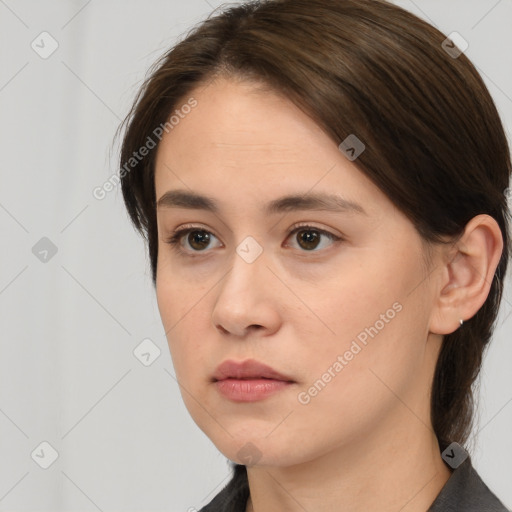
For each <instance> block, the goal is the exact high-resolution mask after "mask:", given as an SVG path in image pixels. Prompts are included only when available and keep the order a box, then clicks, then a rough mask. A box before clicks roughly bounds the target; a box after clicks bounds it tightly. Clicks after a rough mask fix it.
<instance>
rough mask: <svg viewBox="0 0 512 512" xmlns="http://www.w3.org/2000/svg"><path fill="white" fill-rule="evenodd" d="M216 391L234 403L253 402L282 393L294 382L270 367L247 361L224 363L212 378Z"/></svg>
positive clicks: (250, 360) (251, 360)
mask: <svg viewBox="0 0 512 512" xmlns="http://www.w3.org/2000/svg"><path fill="white" fill-rule="evenodd" d="M212 382H213V383H214V384H215V386H216V388H217V390H218V391H219V392H220V393H221V394H222V395H223V396H224V397H225V398H228V399H229V400H232V401H234V402H255V401H258V400H263V399H264V398H267V397H269V396H271V395H273V394H275V393H277V392H278V391H282V390H284V389H286V388H288V387H290V386H291V385H293V384H295V383H296V382H295V381H294V380H293V379H292V378H291V377H289V376H288V375H284V374H282V373H280V372H278V371H277V370H274V369H273V368H271V367H270V366H267V365H265V364H263V363H260V362H258V361H255V360H253V359H248V360H246V361H243V362H236V361H231V360H228V361H224V362H223V363H222V364H221V365H219V367H218V368H217V370H216V372H215V374H214V375H213V377H212Z"/></svg>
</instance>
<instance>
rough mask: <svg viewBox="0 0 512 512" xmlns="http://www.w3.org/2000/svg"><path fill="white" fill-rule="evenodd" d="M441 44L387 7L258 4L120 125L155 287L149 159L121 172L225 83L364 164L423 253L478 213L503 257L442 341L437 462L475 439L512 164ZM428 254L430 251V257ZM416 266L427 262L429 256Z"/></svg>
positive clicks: (206, 39)
mask: <svg viewBox="0 0 512 512" xmlns="http://www.w3.org/2000/svg"><path fill="white" fill-rule="evenodd" d="M445 38H446V36H445V35H443V34H442V33H441V32H439V31H438V30H437V29H435V28H434V27H432V26H431V25H429V24H428V23H426V22H424V21H422V20H421V19H419V18H417V17H416V16H414V15H413V14H411V13H409V12H407V11H405V10H403V9H401V8H399V7H397V6H394V5H392V4H390V3H388V2H386V1H384V0H274V1H271V0H267V1H265V0H263V1H259V2H247V3H245V4H240V5H236V6H231V7H229V8H227V9H225V10H224V12H220V13H215V14H214V15H212V16H210V17H209V18H208V19H207V20H205V21H204V22H202V23H200V24H199V25H198V26H197V27H195V28H194V29H193V30H191V31H190V33H189V34H188V35H187V36H186V37H185V38H184V39H183V40H182V41H180V42H179V43H178V44H176V45H175V46H174V47H173V48H172V49H170V50H169V51H168V52H167V53H166V54H165V55H163V56H162V57H161V58H160V59H159V61H158V62H157V63H156V64H155V66H154V68H153V69H152V70H151V73H150V75H149V77H148V79H147V80H146V81H145V83H144V84H143V86H142V88H141V89H140V91H139V94H138V95H137V97H136V99H135V101H134V104H133V107H132V109H131V111H130V113H129V114H128V116H127V118H126V119H125V121H124V123H123V125H121V126H124V125H126V131H125V134H124V138H123V141H122V148H121V166H124V169H125V172H122V173H121V185H122V191H123V197H124V201H125V204H126V207H127V210H128V212H129V215H130V217H131V220H132V222H133V223H134V225H135V226H136V228H137V229H138V230H139V231H140V232H141V234H143V235H144V237H145V238H146V240H147V242H148V248H149V257H150V263H151V269H152V277H153V282H156V262H157V254H158V236H157V224H156V207H155V186H154V161H155V154H156V148H154V149H152V150H151V151H150V152H149V154H148V155H147V157H145V158H144V159H141V160H140V161H137V162H136V164H134V165H133V166H132V168H131V169H130V170H129V172H128V171H126V165H125V164H126V162H127V161H128V160H129V159H130V158H131V157H132V154H133V152H134V151H137V150H138V149H139V148H141V147H142V146H144V145H145V144H146V141H147V140H148V137H151V136H152V134H154V133H155V128H156V127H158V126H162V125H163V124H164V123H166V121H167V120H168V119H169V116H170V114H171V113H172V112H173V111H174V110H175V109H176V108H179V107H180V102H184V100H183V98H187V95H189V94H190V93H191V92H192V91H193V90H194V88H196V87H198V86H199V85H202V84H204V83H206V82H207V81H208V80H212V79H214V78H215V77H216V76H220V75H222V76H227V77H230V78H233V79H243V80H251V81H255V82H260V83H264V84H267V85H268V86H270V87H271V88H272V89H273V90H275V91H276V92H280V93H282V94H284V95H285V96H286V97H287V98H289V99H290V100H291V101H293V102H294V103H295V104H296V105H297V106H299V107H300V108H301V109H302V110H303V111H304V112H306V113H307V114H308V115H309V116H311V117H312V118H313V119H314V120H315V121H316V122H317V123H318V124H319V125H320V126H321V127H322V128H323V129H324V130H325V132H326V133H327V134H328V135H329V136H330V137H331V138H332V139H333V140H334V141H335V142H336V143H337V144H339V143H340V142H342V141H343V140H344V139H345V138H346V137H347V136H349V135H350V134H356V136H357V137H358V138H359V139H360V140H361V141H363V143H364V144H365V146H366V149H365V151H364V152H363V153H362V154H361V155H360V156H359V157H358V159H357V160H355V161H354V164H355V165H356V166H357V167H358V168H359V169H360V170H361V172H363V173H364V174H365V175H366V176H367V177H368V178H369V179H371V180H372V181H373V182H374V183H375V184H376V185H377V186H378V187H379V188H380V190H382V192H383V193H384V194H386V196H387V197H388V198H389V199H390V200H391V201H392V202H393V203H394V204H395V205H396V207H397V208H398V209H400V210H401V211H402V212H403V213H404V214H405V215H406V216H407V217H408V218H409V219H410V220H411V222H412V223H413V225H414V226H415V228H416V229H417V231H418V233H419V234H420V235H421V237H422V238H423V239H424V241H425V243H426V247H427V248H428V247H429V244H433V243H443V242H445V241H446V237H448V239H451V240H452V241H453V240H454V239H456V237H458V236H460V235H461V234H462V233H463V231H464V228H465V226H466V223H467V222H468V221H469V220H470V219H471V218H472V217H474V216H476V215H478V214H480V213H485V214H488V215H490V216H492V217H493V218H494V219H495V220H496V221H497V223H498V224H499V227H500V229H501V233H502V236H503V240H504V249H503V252H502V255H501V259H500V261H499V264H498V267H497V271H496V273H495V275H494V278H493V281H492V285H491V288H490V292H489V295H488V297H487V299H486V301H485V303H484V304H483V305H482V307H481V308H480V310H479V311H478V312H477V313H476V314H475V315H474V316H473V318H471V319H469V320H467V321H466V322H465V323H464V325H463V326H462V327H461V328H460V329H458V330H456V331H455V332H453V333H451V334H449V335H446V336H445V337H444V341H443V345H442V349H441V352H440V355H439V359H438V362H437V366H436V371H435V375H434V381H433V388H432V395H431V416H432V423H433V428H434V431H435V433H436V435H437V438H438V440H439V444H440V447H441V449H442V450H443V449H444V448H445V447H446V446H447V445H448V444H449V443H450V442H452V441H457V442H459V443H460V444H464V443H465V442H466V441H467V437H468V435H469V433H470V430H471V427H472V418H473V390H472V385H473V383H474V382H475V380H476V377H477V375H478V373H479V370H480V366H481V362H482V356H483V351H484V348H485V347H486V345H487V343H488V342H489V341H490V338H491V335H492V332H493V330H494V327H495V325H494V323H495V321H496V318H497V314H498V308H499V305H500V302H501V297H502V290H503V281H504V277H505V272H506V269H507V263H508V257H509V251H510V248H509V234H508V229H509V222H510V221H509V218H508V217H507V215H510V213H509V212H508V209H507V197H506V189H507V187H508V184H509V178H510V173H511V161H510V152H509V147H508V143H507V139H506V136H505V133H504V129H503V126H502V123H501V121H500V118H499V115H498V112H497V110H496V107H495V105H494V102H493V100H492V98H491V96H490V94H489V92H488V90H487V88H486V86H485V84H484V82H483V81H482V79H481V77H480V76H479V74H478V73H477V71H476V69H475V67H474V66H473V65H472V64H471V62H470V61H469V60H468V58H467V57H466V56H465V55H464V54H461V55H460V56H458V57H455V56H453V55H450V54H449V53H447V51H446V49H445V47H443V46H442V43H443V41H444V40H445ZM427 253H428V251H427ZM427 253H426V255H427V256H428V254H427Z"/></svg>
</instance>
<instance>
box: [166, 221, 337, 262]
mask: <svg viewBox="0 0 512 512" xmlns="http://www.w3.org/2000/svg"><path fill="white" fill-rule="evenodd" d="M192 231H199V232H204V233H208V234H210V235H213V236H215V234H214V233H212V232H211V231H209V230H207V229H204V228H202V227H200V226H191V227H188V226H186V227H183V228H181V229H178V230H176V231H174V232H173V234H172V235H171V236H170V237H169V238H167V239H166V240H165V242H166V243H167V244H169V245H171V247H172V249H173V250H175V251H176V252H178V253H181V254H186V255H190V256H192V257H197V256H201V255H202V254H203V253H206V251H207V249H205V250H204V251H192V255H191V254H190V251H188V250H185V249H182V247H181V244H180V241H181V239H182V238H183V237H184V236H186V235H188V234H189V233H190V232H192ZM299 231H316V232H317V233H319V234H320V235H324V236H326V237H327V238H329V239H330V240H331V241H332V242H339V241H342V240H343V238H342V237H339V236H337V235H334V234H333V233H331V232H329V231H325V230H324V229H320V228H317V227H315V226H311V225H309V224H300V225H296V226H294V227H293V228H292V229H291V230H290V232H289V233H288V235H287V237H286V238H287V239H288V238H290V237H291V236H292V235H294V234H295V233H297V232H299ZM215 238H217V237H216V236H215ZM301 252H305V253H308V252H312V253H315V252H319V251H317V250H315V249H313V250H311V251H307V250H303V251H301ZM194 253H196V254H194Z"/></svg>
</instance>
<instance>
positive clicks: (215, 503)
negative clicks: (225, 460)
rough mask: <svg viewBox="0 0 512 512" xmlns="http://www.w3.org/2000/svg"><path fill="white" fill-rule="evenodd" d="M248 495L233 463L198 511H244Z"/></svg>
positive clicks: (240, 472)
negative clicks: (229, 473) (225, 479)
mask: <svg viewBox="0 0 512 512" xmlns="http://www.w3.org/2000/svg"><path fill="white" fill-rule="evenodd" d="M248 497H249V484H248V481H247V470H246V469H245V466H243V465H241V464H235V465H234V466H233V477H232V478H231V480H230V481H229V483H228V484H227V485H226V486H225V487H224V488H223V489H222V490H221V491H220V492H219V493H218V494H217V495H216V496H215V497H214V498H213V500H212V501H210V503H208V504H207V505H205V506H204V507H203V508H202V509H201V510H200V511H199V512H245V507H246V503H247V498H248ZM507 512H508V511H507Z"/></svg>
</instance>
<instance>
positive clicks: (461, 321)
mask: <svg viewBox="0 0 512 512" xmlns="http://www.w3.org/2000/svg"><path fill="white" fill-rule="evenodd" d="M463 323H464V320H462V318H461V319H460V326H461V327H462V324H463Z"/></svg>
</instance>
